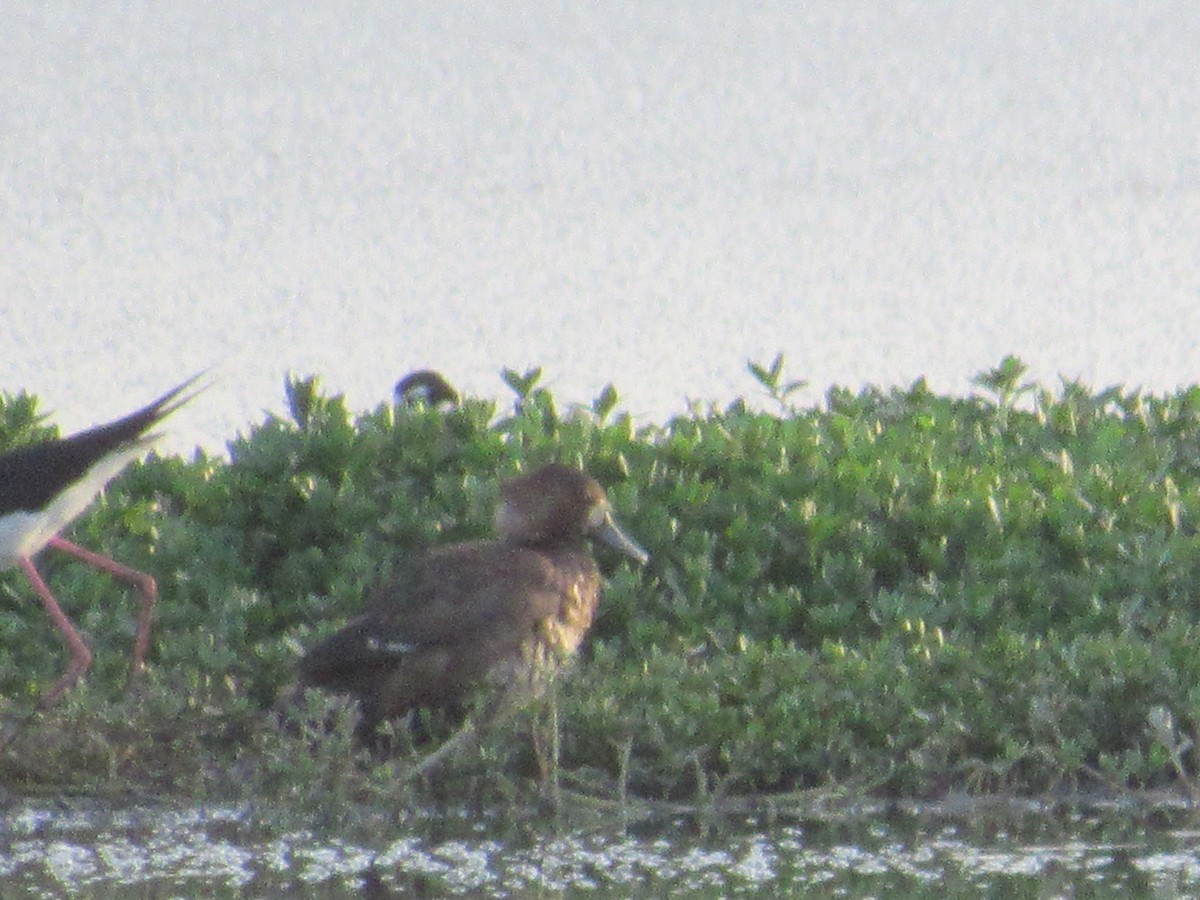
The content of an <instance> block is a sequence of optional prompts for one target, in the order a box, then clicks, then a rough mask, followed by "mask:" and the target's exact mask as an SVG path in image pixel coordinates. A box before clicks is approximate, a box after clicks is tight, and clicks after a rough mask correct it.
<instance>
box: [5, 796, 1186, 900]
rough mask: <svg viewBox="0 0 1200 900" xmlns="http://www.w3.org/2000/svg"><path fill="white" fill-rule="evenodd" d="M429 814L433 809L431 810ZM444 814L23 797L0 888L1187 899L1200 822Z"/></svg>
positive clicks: (1137, 816)
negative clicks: (623, 824) (118, 805)
mask: <svg viewBox="0 0 1200 900" xmlns="http://www.w3.org/2000/svg"><path fill="white" fill-rule="evenodd" d="M430 821H431V822H432V821H434V819H433V817H431V819H430ZM510 832H511V829H505V828H502V827H501V828H496V827H493V825H491V824H489V823H487V822H480V821H479V820H478V819H469V818H465V817H464V818H461V819H456V818H454V817H451V818H450V820H449V821H447V819H446V818H445V817H442V818H439V819H437V826H436V828H434V827H431V828H427V829H424V830H423V829H421V828H419V827H418V828H416V829H414V830H406V831H404V832H402V833H396V834H391V835H382V834H379V833H378V832H376V833H374V834H367V835H361V834H356V835H354V836H335V835H330V834H327V833H320V832H318V831H316V830H307V829H297V830H288V831H278V830H272V829H270V828H268V827H265V826H264V825H263V823H262V821H261V819H260V818H259V816H258V815H257V814H256V813H254V812H252V811H251V810H250V809H249V808H243V807H224V806H211V807H205V806H196V807H192V808H160V807H146V806H143V807H137V808H132V809H126V810H111V809H103V808H99V807H89V806H82V805H81V806H76V807H62V808H59V807H50V806H37V805H30V806H24V807H14V808H12V809H10V810H8V811H7V812H6V813H5V814H4V815H3V817H2V818H0V896H5V897H8V896H14V895H16V896H23V895H42V896H61V895H63V894H69V895H72V896H105V897H134V896H136V897H158V896H162V897H168V896H171V897H174V896H192V895H197V894H198V893H204V894H206V895H209V896H212V895H214V894H215V895H221V894H228V895H238V896H251V897H270V896H278V895H279V894H280V893H282V892H289V891H295V892H303V893H309V894H310V893H313V892H316V893H318V894H319V895H321V896H329V897H341V896H371V897H391V896H412V895H417V896H463V897H474V896H497V897H524V896H587V897H608V896H630V895H631V894H633V893H637V894H642V893H644V892H646V891H653V892H655V893H657V894H660V895H664V894H665V895H691V896H704V897H708V896H712V897H717V896H756V895H769V894H772V895H782V894H788V895H791V896H841V897H867V896H884V895H889V896H890V895H895V894H903V895H909V896H912V895H918V896H920V895H927V894H928V895H933V894H936V895H938V896H1037V897H1054V896H1063V897H1068V896H1076V895H1077V894H1079V893H1080V892H1083V893H1086V895H1087V896H1095V897H1106V896H1113V897H1115V896H1117V895H1119V894H1127V893H1130V892H1133V893H1135V894H1136V895H1138V896H1145V895H1152V896H1177V895H1193V894H1195V893H1196V892H1198V891H1200V832H1198V831H1197V830H1196V828H1195V821H1194V816H1193V813H1192V812H1191V811H1190V810H1187V809H1184V808H1182V807H1173V808H1168V809H1165V810H1164V809H1163V808H1162V807H1158V808H1156V809H1154V810H1151V811H1147V810H1145V809H1140V808H1122V807H1119V806H1108V807H1093V808H1091V809H1090V810H1087V811H1081V810H1078V809H1072V810H1047V809H1044V808H1041V807H1038V806H1036V805H1034V804H1030V805H1026V806H1022V807H1018V808H1014V807H1012V806H1005V807H1002V808H1000V809H996V808H992V807H987V806H973V807H971V808H970V810H969V811H966V812H963V811H959V812H956V813H955V814H954V815H950V814H947V813H946V812H945V811H944V810H943V809H936V808H935V809H931V808H922V807H907V808H904V809H895V808H885V807H878V808H870V809H860V810H857V811H856V812H855V814H854V815H852V816H849V817H846V818H845V819H842V820H819V819H811V820H810V819H797V820H791V821H782V822H776V823H773V824H771V825H770V826H767V825H765V824H764V823H763V822H760V821H741V822H737V823H729V822H723V823H720V824H719V825H715V824H713V823H709V824H707V825H706V826H705V827H703V828H701V827H698V825H697V823H696V822H694V821H692V820H689V819H671V820H667V821H662V822H657V823H655V824H654V825H653V826H652V827H650V826H646V825H643V826H639V827H638V828H636V829H629V830H623V829H620V828H611V829H600V830H587V831H570V832H566V833H558V834H553V833H549V832H547V833H540V834H538V833H531V832H529V831H528V830H527V829H525V830H521V829H518V831H517V836H516V837H513V836H512V834H511V833H510Z"/></svg>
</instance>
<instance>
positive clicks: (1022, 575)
mask: <svg viewBox="0 0 1200 900" xmlns="http://www.w3.org/2000/svg"><path fill="white" fill-rule="evenodd" d="M750 368H751V371H752V373H753V374H754V375H755V377H756V378H757V380H758V382H759V383H760V385H761V387H762V390H763V391H764V392H765V398H763V402H762V403H761V404H760V407H762V406H765V407H766V408H767V411H763V409H762V408H752V406H751V404H750V403H749V402H748V401H738V402H735V403H734V404H732V405H731V406H729V407H728V408H725V409H716V408H699V407H698V408H694V409H692V410H691V411H689V412H688V413H687V414H685V415H680V416H678V417H676V418H674V419H672V420H670V421H668V422H666V423H665V424H661V425H659V424H655V425H637V424H635V423H634V421H633V420H632V419H631V417H630V416H629V415H627V414H625V413H623V412H621V411H620V410H619V401H618V398H617V394H616V392H615V390H613V389H612V388H608V389H606V390H605V391H604V392H603V393H602V395H601V396H600V397H599V398H597V400H596V401H595V402H594V403H593V404H592V405H591V406H589V407H580V408H572V409H569V410H566V411H562V410H559V409H558V407H557V406H556V404H555V401H554V398H553V397H552V396H551V394H550V393H549V392H548V391H546V390H545V389H544V388H542V387H540V386H539V375H540V373H539V372H538V371H537V370H535V371H532V372H528V373H524V374H519V373H516V372H506V373H505V378H506V380H507V382H508V384H509V385H510V386H511V387H512V389H513V391H514V395H515V401H516V402H515V408H513V409H511V410H504V411H502V410H498V408H497V405H496V404H495V403H493V402H490V401H486V400H481V399H478V398H467V399H465V400H464V401H463V402H462V403H460V404H459V405H457V406H455V407H452V408H445V407H442V408H437V407H432V406H428V405H424V404H421V403H417V404H415V405H392V404H383V405H381V406H379V407H378V408H376V409H374V410H371V411H368V412H365V413H362V414H354V413H352V412H351V411H350V410H348V409H347V408H346V406H345V403H344V401H343V400H342V398H340V397H338V396H329V395H326V394H324V393H323V392H322V391H321V390H320V387H319V385H318V383H317V382H316V381H315V379H292V380H290V381H289V383H288V385H287V388H286V393H287V414H286V416H279V417H275V416H271V417H268V418H267V419H266V420H265V421H264V422H262V423H261V424H259V425H257V426H256V427H254V428H252V429H251V430H250V431H249V433H248V434H246V435H244V436H239V437H237V438H236V439H234V440H232V441H231V442H230V444H229V456H228V458H227V459H226V458H225V457H216V456H209V455H206V454H204V453H198V454H197V455H196V456H195V457H194V458H192V459H183V458H178V457H161V456H154V457H151V458H150V459H148V460H147V461H146V462H144V463H142V464H138V465H135V466H133V467H131V468H130V469H129V470H128V471H127V472H126V473H125V474H124V475H123V476H122V477H121V478H119V479H118V480H117V481H116V482H114V483H113V485H112V486H111V487H110V488H109V490H108V491H107V492H106V494H105V495H104V497H103V498H102V499H101V500H100V501H98V502H97V503H96V504H95V505H94V506H93V507H92V509H91V510H90V511H89V512H88V513H86V514H85V515H84V517H82V518H81V519H80V520H79V521H77V522H76V523H75V525H74V526H73V528H72V530H71V537H72V539H73V540H75V541H77V542H80V543H84V544H86V545H87V546H90V547H93V548H96V549H99V550H102V551H103V552H105V553H108V554H111V555H113V556H115V557H118V558H120V559H122V560H123V561H126V562H128V563H129V564H131V565H134V566H136V567H138V568H142V569H145V570H146V571H149V572H151V573H153V574H154V575H155V576H156V577H157V578H158V582H159V585H160V591H161V601H160V605H159V613H158V621H157V623H156V633H155V641H154V648H153V653H152V657H151V671H150V673H149V677H148V678H147V680H146V683H145V684H144V685H143V687H142V689H141V691H140V692H139V694H138V695H137V696H136V697H132V698H130V697H126V696H125V695H124V694H123V690H122V688H123V684H124V678H125V674H126V672H125V666H126V663H127V659H128V652H129V649H130V646H131V644H132V637H133V635H132V631H133V624H134V615H133V609H132V603H133V601H132V600H131V598H129V597H128V596H127V594H126V592H125V590H124V589H123V588H122V586H120V585H118V584H115V583H113V582H112V581H110V580H109V579H107V578H106V577H105V576H103V575H101V574H97V573H95V572H93V571H91V570H89V569H86V568H83V567H80V566H78V565H76V564H74V563H72V562H71V561H70V560H69V559H62V558H60V555H57V554H54V553H49V552H48V553H44V554H42V555H41V556H40V557H39V560H38V562H39V566H40V567H41V568H42V570H43V572H44V573H45V574H46V575H47V577H48V579H49V580H50V582H51V584H52V585H53V586H54V588H55V590H56V593H57V594H58V595H59V596H60V597H61V598H63V600H64V602H65V603H66V605H67V606H68V608H69V612H70V614H71V615H72V616H73V617H74V618H75V620H76V621H77V622H78V623H79V624H80V626H81V628H82V629H83V631H84V632H85V633H86V634H87V635H88V636H89V638H90V640H91V642H92V644H93V647H94V649H95V650H96V663H95V668H94V669H93V671H92V673H91V675H90V676H89V678H88V681H87V683H86V685H85V686H83V687H82V688H81V689H79V690H77V691H75V692H73V693H72V694H71V695H69V696H68V699H67V700H66V701H65V702H64V703H63V705H62V706H61V708H58V709H56V710H53V711H51V712H50V713H48V714H46V715H44V716H42V717H40V718H39V719H37V720H35V721H34V722H32V723H31V724H30V725H29V726H28V727H27V728H26V729H25V731H24V732H23V733H22V735H21V738H20V740H18V741H16V742H14V744H13V746H12V747H11V748H9V750H8V751H6V753H4V754H3V755H0V771H2V772H3V773H4V774H5V775H6V779H5V780H6V783H7V784H9V785H10V787H14V786H20V785H24V786H25V787H26V789H28V790H31V791H34V790H62V789H76V790H95V789H98V788H104V787H105V786H108V787H110V788H111V787H112V786H113V785H116V786H118V787H119V788H121V789H137V790H145V789H154V790H161V791H167V792H169V791H173V790H177V791H182V792H189V793H195V792H197V791H208V792H217V793H220V792H222V791H231V792H234V793H236V792H237V791H239V790H242V791H260V792H262V791H273V790H274V791H284V790H286V788H285V786H286V785H289V784H292V785H295V784H300V783H303V782H304V781H305V780H306V779H307V780H308V783H309V784H311V780H312V779H313V778H323V779H325V780H326V781H327V782H329V784H332V785H335V787H336V789H337V790H341V791H345V792H349V793H354V792H359V793H362V792H364V791H365V792H367V793H369V792H370V790H372V787H371V786H372V785H379V784H386V783H387V781H388V774H387V773H388V772H389V771H392V769H389V768H388V767H382V769H381V768H379V767H371V766H368V765H365V764H364V761H363V760H361V759H358V760H355V759H354V755H353V753H352V752H350V749H349V745H348V744H345V743H344V741H345V733H346V730H347V729H348V728H349V722H348V721H347V722H345V723H342V724H343V725H344V727H340V728H334V729H332V732H331V730H330V729H329V728H319V729H316V732H319V733H315V732H314V731H312V730H309V731H307V732H306V733H304V734H301V735H299V736H297V735H296V734H295V733H292V732H288V731H285V730H281V729H279V728H278V727H277V726H276V725H275V724H274V720H273V719H272V717H271V716H270V715H269V714H268V710H269V708H270V707H271V705H272V704H273V703H274V701H275V698H276V696H277V694H278V692H279V691H280V690H281V689H282V688H284V687H285V686H286V685H287V684H288V683H289V681H290V680H291V673H292V668H293V666H294V663H295V660H296V658H297V656H298V654H299V653H300V652H301V651H302V648H303V647H305V646H307V645H309V644H311V643H312V642H314V641H316V640H318V639H319V638H321V637H322V636H324V635H326V634H329V633H330V632H332V631H333V630H335V629H336V628H338V627H339V626H340V625H341V624H342V623H344V622H345V620H346V619H347V618H348V617H350V616H352V615H353V614H355V613H356V612H357V611H358V609H359V608H360V606H361V604H362V602H363V597H364V595H365V593H366V592H368V591H369V590H370V588H371V586H372V585H374V584H375V583H376V582H377V581H378V580H379V579H380V578H382V577H385V576H386V574H387V572H388V570H389V568H390V566H391V565H392V563H393V561H394V560H396V559H399V558H401V557H402V556H403V555H404V554H407V553H413V552H417V551H418V550H419V549H420V548H422V547H425V546H428V545H431V544H436V543H439V542H446V541H454V540H460V539H465V538H470V537H476V536H481V535H484V534H487V533H488V532H489V530H490V519H491V515H492V508H493V504H494V502H495V499H496V487H497V483H498V481H499V480H500V479H502V478H504V477H506V476H508V475H511V474H513V473H515V472H517V471H520V470H523V469H528V468H531V467H533V466H536V465H538V464H540V463H543V462H546V461H549V460H560V461H563V462H567V463H572V464H576V465H580V466H582V467H583V468H585V469H587V470H588V471H589V472H591V473H592V474H593V475H595V476H596V477H597V479H599V480H600V481H601V482H602V483H603V484H604V485H605V486H606V487H607V489H608V491H609V495H610V498H611V500H612V502H613V504H614V507H615V508H616V510H617V511H618V514H619V516H620V518H621V520H622V522H623V523H624V524H625V525H626V526H627V527H628V530H629V532H630V533H631V534H633V535H635V536H636V538H637V540H638V541H639V542H640V543H641V544H642V545H643V546H644V547H646V548H647V550H649V551H650V553H651V557H652V560H651V563H650V565H649V566H647V567H646V568H645V569H641V570H639V569H636V568H631V567H629V566H627V565H626V564H625V563H624V562H622V561H620V560H619V559H618V558H617V557H616V556H615V554H609V553H608V552H607V551H606V550H605V549H603V548H600V549H598V551H597V553H598V555H599V558H600V560H601V565H602V568H603V569H604V570H605V573H606V576H607V590H606V594H605V599H604V602H603V605H602V608H601V613H600V617H599V619H598V621H597V624H596V626H595V628H594V630H593V632H592V635H591V637H590V638H589V640H588V642H587V644H586V645H585V649H584V652H583V654H582V656H581V658H580V660H579V661H578V662H577V664H576V665H575V666H574V667H573V669H572V671H571V672H570V674H569V676H568V677H566V678H564V679H562V680H561V682H560V684H559V688H558V690H557V692H556V700H557V714H558V719H557V721H558V726H557V733H558V734H559V735H560V736H561V742H560V743H561V746H560V755H559V757H558V760H557V763H556V777H557V776H558V775H560V774H561V775H562V776H563V779H564V783H569V784H571V785H574V786H575V787H576V788H577V789H579V790H581V791H586V792H590V793H592V794H594V795H595V796H602V795H609V796H616V795H618V794H620V795H621V796H628V795H634V796H639V797H644V798H657V799H660V800H664V801H667V800H670V801H680V800H687V799H695V798H697V797H700V798H709V799H713V798H720V797H729V796H744V795H748V794H761V793H772V794H780V793H787V792H791V791H800V790H805V789H811V788H814V787H822V786H837V785H856V786H860V787H862V788H863V789H866V790H871V791H875V792H884V793H897V794H904V795H921V796H924V795H937V794H941V793H944V792H946V791H947V790H952V789H968V790H977V791H993V790H1019V791H1047V790H1053V789H1056V788H1059V787H1063V786H1075V785H1080V784H1087V785H1089V786H1105V787H1107V788H1110V789H1115V790H1125V789H1137V788H1145V787H1152V786H1161V785H1165V784H1172V785H1175V786H1178V787H1179V788H1181V789H1183V790H1188V791H1194V790H1195V781H1194V779H1195V778H1196V776H1197V763H1198V762H1200V760H1198V759H1197V756H1196V751H1195V748H1194V746H1193V739H1194V736H1195V734H1196V732H1197V721H1198V718H1197V716H1198V712H1200V628H1198V627H1197V622H1198V621H1200V610H1198V609H1197V604H1196V601H1195V598H1194V593H1195V583H1196V576H1197V573H1198V572H1200V533H1198V530H1197V523H1198V522H1200V388H1198V387H1193V388H1188V389H1185V390H1180V391H1178V392H1176V393H1173V394H1170V395H1167V396H1149V395H1145V394H1143V393H1141V392H1139V391H1129V390H1125V389H1123V388H1109V389H1106V390H1102V391H1099V392H1096V391H1094V390H1091V389H1089V388H1087V387H1084V386H1083V385H1080V384H1078V383H1073V382H1067V383H1064V384H1063V385H1061V387H1060V388H1058V389H1057V390H1055V391H1051V390H1049V389H1047V388H1044V387H1042V386H1039V385H1032V384H1025V383H1023V382H1022V381H1021V379H1022V377H1023V373H1024V367H1023V366H1022V364H1021V363H1020V362H1019V361H1018V360H1015V359H1013V358H1008V359H1006V360H1004V361H1003V362H1002V363H1001V364H1000V366H998V367H997V368H996V369H995V370H993V371H990V372H986V373H983V374H982V375H980V376H979V377H978V378H977V380H976V383H977V385H978V386H979V388H980V393H979V394H978V395H976V396H969V397H947V396H939V395H937V394H935V393H933V392H932V391H930V390H929V389H928V387H927V386H926V384H925V383H924V382H923V381H918V382H916V383H914V384H913V385H911V386H910V387H908V388H905V389H892V390H881V389H877V388H869V389H866V390H863V391H861V392H858V393H854V392H851V391H848V390H845V389H841V388H833V389H831V390H829V391H828V393H827V395H826V396H825V397H824V399H823V401H822V402H820V403H819V404H816V405H813V406H811V407H799V406H797V405H795V404H794V402H793V398H794V397H795V396H796V394H797V393H798V391H799V389H800V387H801V385H800V384H799V383H795V382H793V383H787V382H785V380H784V377H783V360H782V358H777V359H776V360H774V362H773V363H771V364H770V365H759V364H752V365H751V367H750ZM50 433H53V432H52V431H51V430H50V429H48V428H47V427H46V425H45V423H44V422H43V420H42V418H41V417H40V416H39V414H38V410H37V403H36V401H35V400H34V399H33V398H31V397H29V396H27V395H16V396H5V397H4V398H3V403H2V405H0V446H5V447H6V446H13V445H16V444H18V443H22V442H28V441H32V440H35V439H37V438H39V437H44V436H45V435H46V434H50ZM63 661H64V651H63V649H62V647H61V646H60V644H59V642H58V637H57V634H56V633H55V631H54V630H53V628H52V627H51V625H50V624H49V622H48V621H47V620H46V619H45V617H44V615H43V613H42V611H41V608H40V605H39V604H38V603H37V601H36V598H35V597H34V596H33V594H32V592H31V591H30V590H29V588H28V586H27V584H26V583H25V581H24V579H23V578H22V577H21V576H20V574H19V573H17V572H15V571H10V572H7V573H4V574H3V575H2V576H0V696H3V697H4V698H5V699H4V701H3V703H4V705H3V706H2V707H0V714H3V715H4V716H5V717H8V718H12V717H16V716H19V715H21V714H22V713H24V712H27V711H28V710H30V709H32V708H33V706H34V705H35V704H36V701H37V697H38V694H39V691H40V690H41V689H42V688H44V687H45V686H46V685H47V684H50V683H52V681H53V679H54V678H55V676H56V675H57V674H58V672H59V670H60V669H61V667H62V665H63ZM310 702H317V701H312V700H310ZM323 709H324V710H325V712H324V713H322V712H321V710H317V711H316V712H315V713H314V715H316V716H318V717H321V716H323V718H321V721H322V722H324V723H326V724H328V723H330V722H340V720H341V719H347V720H348V719H349V718H351V717H352V711H344V714H343V713H342V712H337V706H336V704H329V703H327V705H326V706H325V707H323ZM330 709H333V710H334V713H330V712H329V710H330ZM546 722H547V716H546V715H545V714H544V712H543V711H539V710H535V711H531V712H529V713H528V714H527V715H523V716H517V717H514V719H513V720H512V721H511V722H510V723H507V724H506V725H503V726H500V727H499V728H498V730H497V729H493V730H492V732H491V733H490V734H488V735H485V736H484V739H483V743H482V744H481V746H479V747H478V748H476V750H475V751H473V752H472V753H470V754H467V755H466V756H465V757H464V758H463V759H461V760H460V761H459V763H458V772H459V775H460V776H461V777H462V778H463V779H468V780H470V779H474V781H472V782H471V783H472V784H474V785H475V786H476V787H477V788H478V787H479V785H480V784H483V783H484V782H486V784H487V785H488V787H487V789H486V790H484V789H482V788H480V789H479V790H480V792H481V796H482V795H487V796H492V795H493V794H495V793H497V792H498V794H503V792H504V791H505V790H507V789H508V788H505V787H503V786H502V785H509V786H510V787H511V785H513V784H518V785H519V784H520V783H522V782H523V780H527V779H529V778H532V776H533V773H535V772H537V771H538V767H537V766H535V765H533V763H532V762H531V759H530V752H531V751H530V750H529V747H528V743H529V742H528V741H526V740H524V739H523V734H524V733H525V732H526V731H528V730H529V729H534V730H537V729H544V728H545V727H546ZM331 742H332V743H331ZM338 742H342V743H338ZM314 760H319V763H315V762H314ZM542 762H543V767H542V774H543V776H544V774H545V773H544V761H542ZM381 772H382V774H381ZM481 779H482V780H483V781H481ZM488 779H490V780H488ZM327 786H328V785H327ZM329 789H330V790H333V789H334V787H329ZM393 796H394V795H393Z"/></svg>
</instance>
